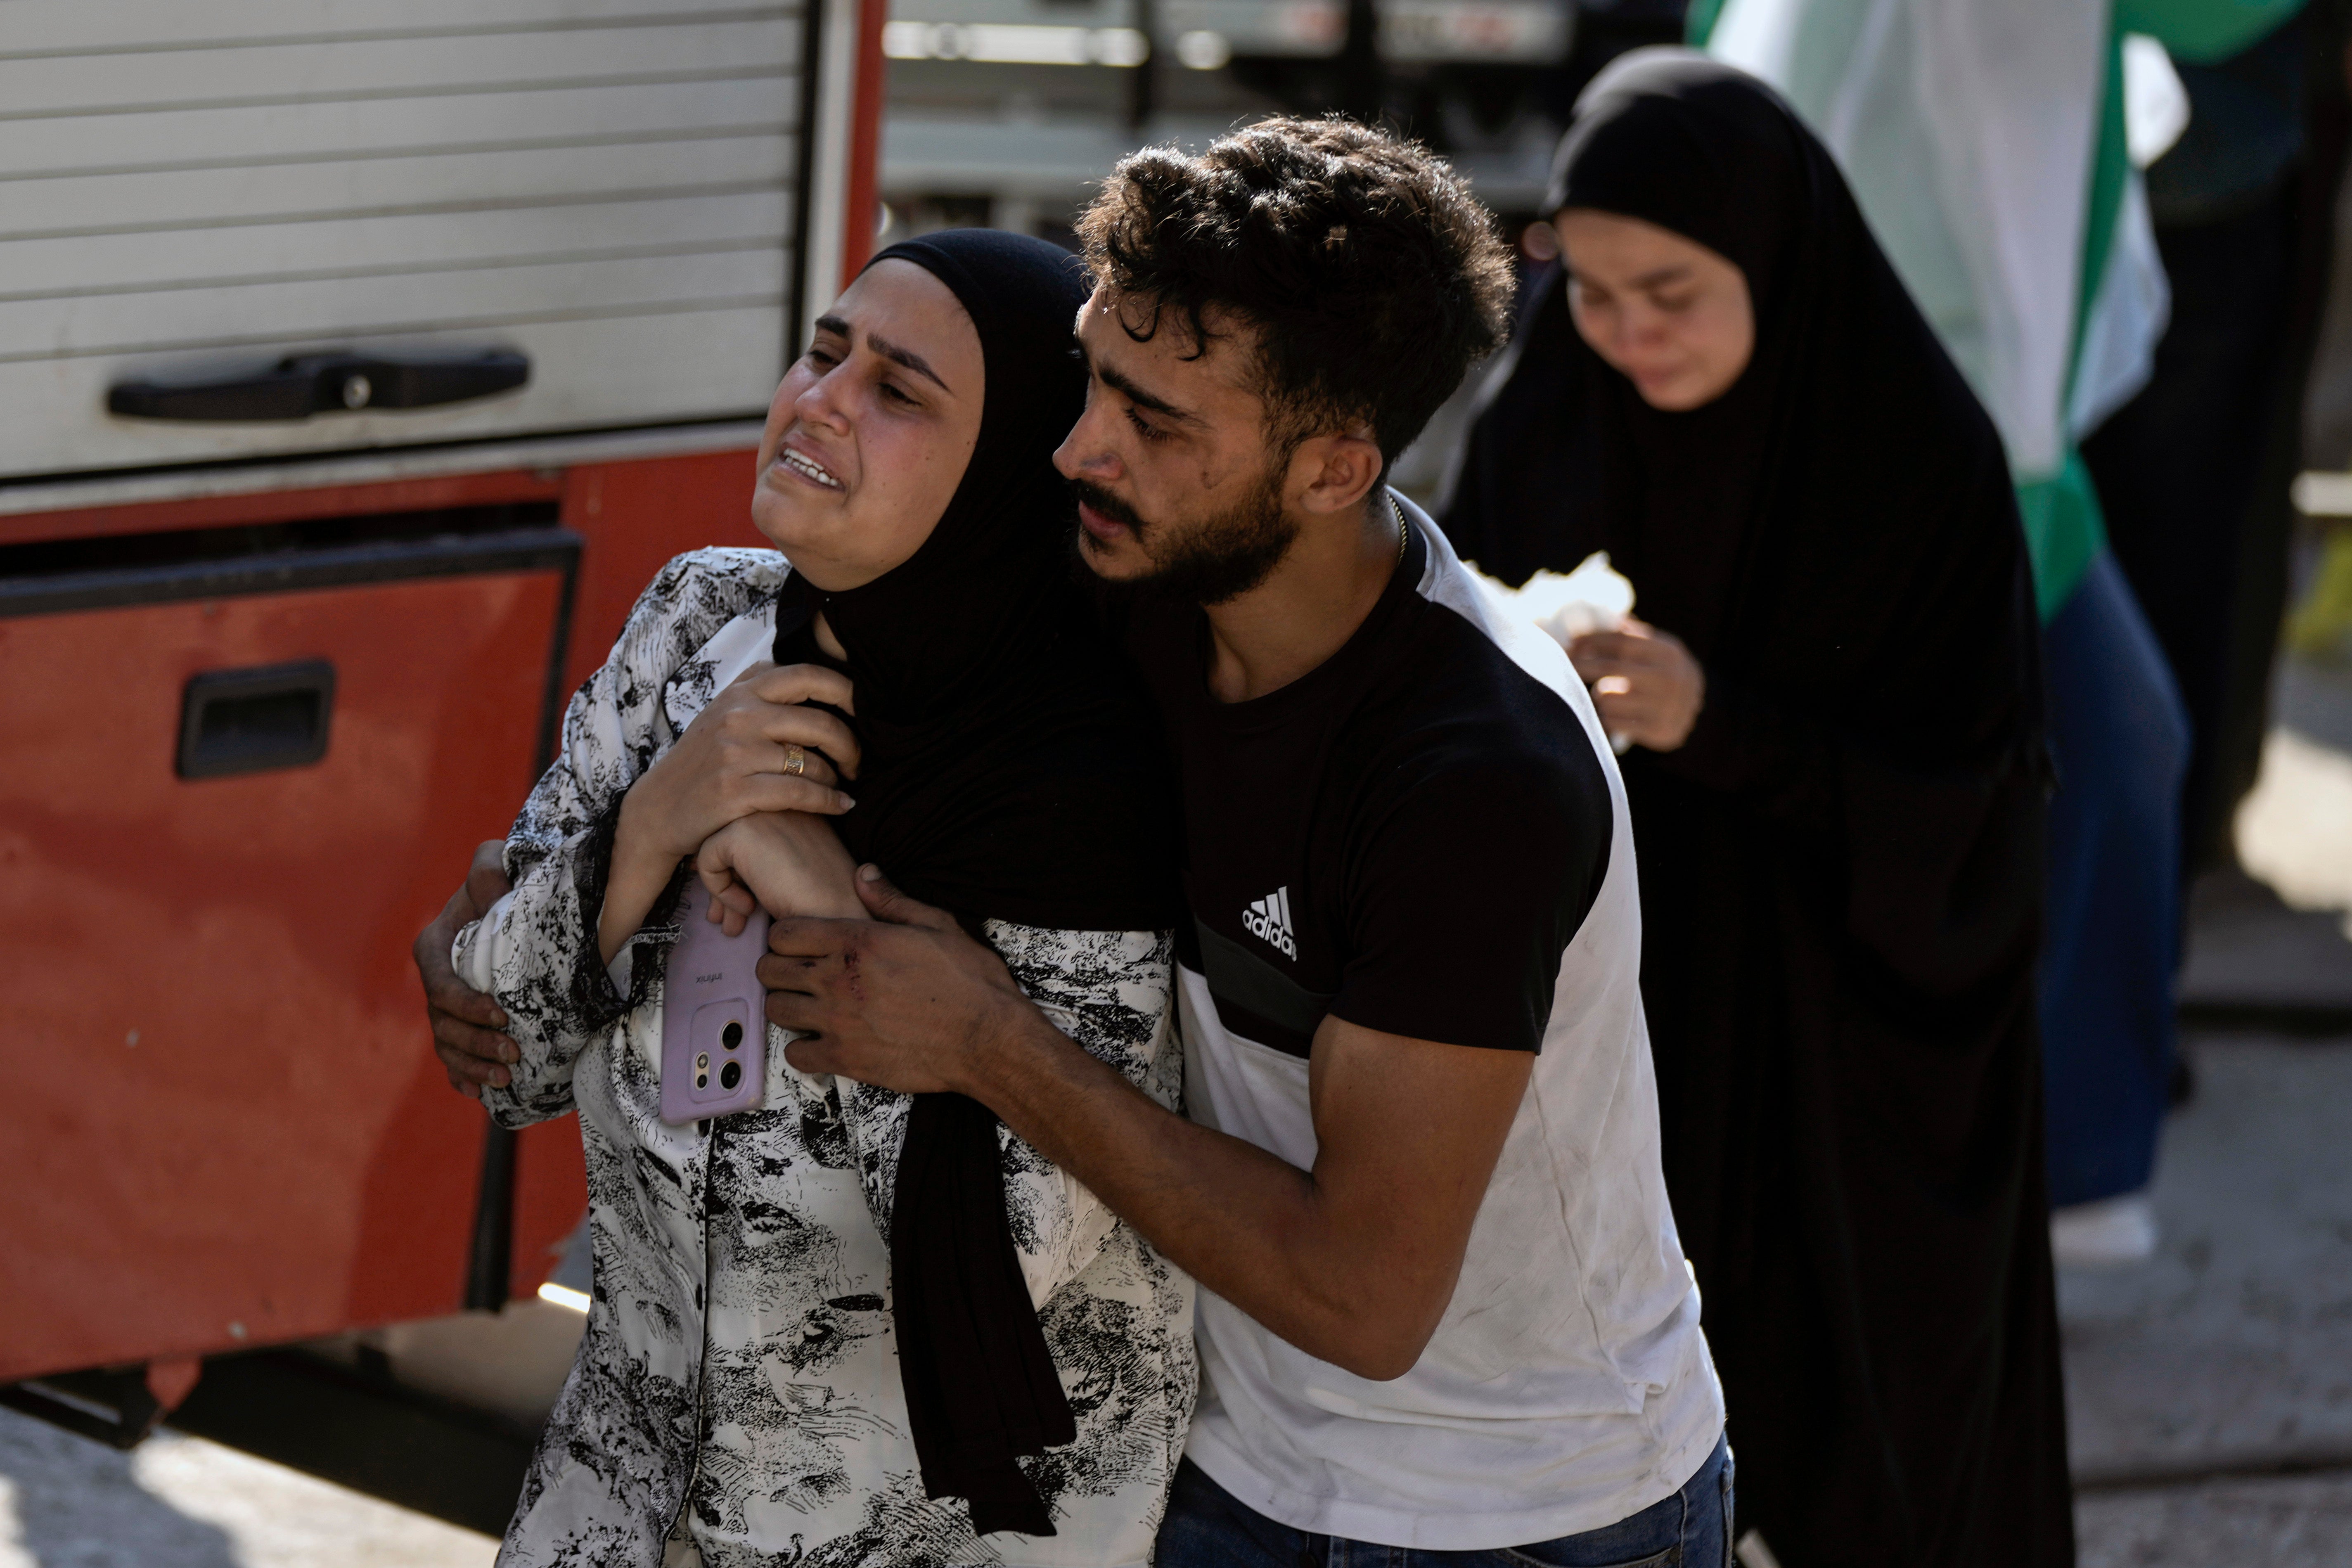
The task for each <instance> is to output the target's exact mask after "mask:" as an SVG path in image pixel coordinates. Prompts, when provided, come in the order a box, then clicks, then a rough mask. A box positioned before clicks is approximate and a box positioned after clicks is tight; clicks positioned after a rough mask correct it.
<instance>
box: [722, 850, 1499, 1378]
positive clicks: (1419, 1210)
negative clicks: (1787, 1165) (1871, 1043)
mask: <svg viewBox="0 0 2352 1568" xmlns="http://www.w3.org/2000/svg"><path fill="white" fill-rule="evenodd" d="M858 877H859V880H858V894H859V896H860V897H861V898H862V899H864V900H865V901H866V907H867V908H868V909H870V910H873V911H874V912H875V913H876V914H877V916H879V917H880V918H881V919H882V920H883V921H888V922H893V923H887V924H873V923H868V922H866V921H803V920H793V921H777V922H776V924H775V926H774V927H773V928H772V931H771V932H770V936H769V944H770V946H771V947H772V949H773V951H772V952H771V953H770V954H769V956H768V957H767V958H765V959H763V960H761V963H760V983H761V984H763V985H765V986H767V987H768V989H769V993H770V994H769V997H768V1016H769V1017H770V1018H771V1019H772V1020H773V1021H774V1022H776V1023H778V1024H781V1025H782V1026H784V1027H786V1028H788V1029H797V1030H802V1031H804V1032H808V1033H812V1034H814V1036H815V1037H814V1038H803V1039H799V1040H795V1041H793V1044H792V1045H791V1046H790V1047H787V1048H786V1050H785V1053H784V1055H785V1058H786V1059H788V1060H789V1061H790V1062H791V1063H792V1064H793V1066H794V1067H796V1068H800V1069H801V1070H802V1071H803V1072H809V1073H827V1072H829V1073H839V1074H841V1075H843V1076H845V1077H847V1078H853V1079H858V1080H860V1081H862V1082H866V1083H876V1084H880V1085H882V1086H884V1087H885V1088H888V1089H900V1090H903V1091H905V1092H908V1093H915V1094H919V1093H925V1092H929V1091H935V1090H940V1089H947V1090H953V1091H955V1092H957V1093H961V1094H968V1095H971V1097H972V1098H973V1099H975V1100H979V1101H980V1102H981V1103H982V1104H983V1105H985V1106H987V1107H988V1108H989V1109H990V1110H993V1111H995V1112H996V1113H997V1115H998V1116H1000V1117H1002V1118H1003V1120H1004V1124H1005V1125H1006V1126H1007V1127H1010V1128H1011V1129H1012V1130H1013V1133H1014V1134H1015V1135H1016V1136H1018V1137H1020V1138H1022V1139H1024V1140H1025V1141H1026V1142H1028V1143H1029V1145H1030V1146H1031V1147H1032V1148H1034V1149H1035V1150H1036V1151H1037V1152H1039V1153H1040V1154H1043V1155H1044V1156H1045V1158H1046V1159H1048V1160H1050V1161H1052V1162H1053V1163H1055V1164H1056V1165H1058V1166H1060V1167H1061V1168H1062V1169H1063V1170H1065V1171H1066V1172H1068V1173H1070V1174H1071V1175H1073V1176H1075V1177H1076V1178H1077V1179H1078V1180H1079V1181H1081V1182H1083V1183H1085V1184H1087V1188H1088V1189H1089V1190H1090V1191H1092V1192H1093V1193H1094V1194H1096V1195H1097V1197H1099V1198H1101V1199H1102V1201H1103V1202H1104V1203H1106V1204H1108V1205H1110V1208H1111V1210H1112V1212H1114V1213H1116V1214H1117V1215H1119V1216H1120V1217H1121V1218H1122V1219H1125V1220H1126V1221H1127V1222H1128V1223H1129V1224H1130V1225H1132V1226H1135V1228H1136V1229H1137V1230H1139V1231H1140V1232H1142V1234H1143V1235H1144V1237H1146V1238H1147V1239H1148V1240H1150V1242H1151V1244H1152V1245H1153V1246H1154V1247H1158V1248H1159V1249H1160V1252H1161V1254H1162V1255H1164V1256H1165V1257H1167V1258H1169V1259H1171V1261H1173V1262H1174V1263H1175V1264H1176V1265H1177V1266H1178V1267H1179V1268H1183V1269H1185V1270H1186V1271H1187V1272H1189V1273H1190V1274H1192V1277H1193V1278H1194V1279H1198V1280H1199V1281H1200V1282H1201V1283H1202V1285H1203V1286H1205V1287H1206V1288H1207V1289H1211V1290H1213V1291H1215V1292H1216V1293H1217V1294H1218V1295H1220V1296H1223V1298H1224V1299H1225V1300H1228V1301H1231V1302H1232V1303H1234V1305H1235V1306H1237V1307H1239V1308H1240V1309H1241V1310H1243V1311H1244V1312H1247V1313H1248V1314H1249V1315H1250V1316H1251V1317H1253V1318H1255V1319H1256V1320H1257V1321H1259V1322H1261V1323H1263V1324H1265V1326H1266V1327H1267V1328H1268V1329H1269V1330H1271V1331H1274V1332H1275V1333H1276V1334H1279V1335H1281V1336H1282V1337H1283V1338H1284V1339H1286V1340H1287V1341H1289V1342H1291V1343H1292V1344H1294V1345H1297V1346H1298V1347H1299V1348H1300V1349H1301V1350H1304V1351H1306V1352H1307V1353H1308V1354H1309V1355H1313V1356H1318V1357H1320V1358H1321V1359H1323V1360H1325V1361H1328V1362H1330V1363H1333V1364H1335V1365H1338V1366H1340V1367H1344V1368H1346V1369H1347V1370H1348V1371H1349V1372H1352V1373H1356V1374H1357V1375H1358V1376H1360V1377H1367V1378H1375V1379H1379V1378H1392V1377H1401V1376H1402V1375H1403V1374H1404V1373H1406V1372H1408V1371H1410V1370H1411V1369H1412V1364H1413V1363H1414V1362H1415V1361H1417V1360H1419V1359H1420V1356H1421V1352H1422V1350H1423V1347H1424V1346H1426V1345H1427V1344H1428V1342H1429V1339H1430V1336H1431V1335H1432V1334H1433V1333H1435V1332H1436V1331H1437V1325H1438V1323H1439V1321H1440V1320H1442V1319H1443V1318H1444V1314H1445V1309H1446V1305H1447V1303H1448V1302H1450V1301H1451V1300H1453V1297H1454V1281H1455V1280H1456V1279H1457V1278H1459V1276H1460V1274H1461V1270H1462V1258H1463V1254H1464V1252H1465V1250H1466V1249H1467V1247H1468V1246H1469V1241H1470V1227H1471V1226H1472V1225H1473V1223H1475V1220H1476V1218H1477V1215H1478V1205H1480V1203H1481V1202H1483V1201H1484V1199H1485V1197H1486V1184H1487V1182H1488V1180H1489V1179H1490V1178H1491V1177H1492V1176H1493V1175H1494V1172H1495V1163H1496V1160H1497V1159H1498V1158H1499V1157H1500V1156H1501V1153H1502V1150H1503V1143H1504V1141H1505V1139H1507V1137H1508V1136H1509V1135H1510V1130H1511V1125H1512V1122H1513V1121H1514V1120H1515V1119H1516V1117H1517V1114H1518V1109H1519V1102H1520V1101H1521V1100H1523V1099H1524V1098H1525V1097H1526V1094H1527V1087H1528V1075H1529V1073H1530V1072H1531V1071H1532V1069H1533V1067H1534V1058H1533V1057H1532V1056H1531V1055H1530V1054H1529V1053H1528V1052H1525V1051H1513V1050H1484V1049H1480V1048H1478V1047H1471V1046H1452V1045H1441V1044H1437V1043H1434V1042H1432V1041H1428V1040H1415V1039H1408V1038H1405V1037H1401V1036H1396V1035H1384V1034H1381V1033H1378V1032H1376V1031H1374V1030H1371V1029H1367V1028H1363V1027H1360V1026H1357V1025H1353V1024H1349V1023H1348V1022H1346V1021H1345V1020H1344V1019H1340V1018H1338V1017H1327V1018H1325V1019H1324V1020H1323V1023H1322V1025H1321V1026H1320V1027H1319V1028H1318V1029H1317V1030H1316V1032H1315V1044H1314V1047H1313V1050H1312V1054H1311V1055H1310V1056H1309V1058H1308V1067H1307V1097H1308V1101H1309V1104H1310V1106H1311V1108H1312V1110H1313V1113H1314V1121H1315V1137H1316V1143H1317V1149H1316V1154H1315V1166H1314V1169H1313V1170H1311V1171H1302V1170H1300V1169H1299V1168H1298V1167H1297V1166H1296V1165H1292V1164H1289V1163H1286V1162H1285V1161H1283V1160H1282V1159H1280V1158H1279V1157H1277V1156H1276V1155H1275V1154H1273V1153H1270V1152H1267V1151H1265V1150H1264V1149H1261V1148H1258V1147H1257V1146H1256V1145H1255V1144H1253V1143H1248V1142H1244V1141H1243V1140H1241V1139H1238V1138H1234V1137H1230V1136H1228V1135H1227V1134H1225V1133H1223V1132H1218V1131H1212V1130H1211V1129H1209V1128H1206V1127H1202V1126H1200V1125H1198V1124H1196V1123H1194V1122H1191V1121H1185V1120H1184V1119H1183V1118H1181V1117H1180V1116H1177V1115H1176V1114H1174V1113H1173V1112H1171V1111H1170V1110H1166V1109H1164V1108H1163V1107H1161V1106H1160V1105H1159V1104H1158V1103H1157V1102H1155V1101H1153V1100H1150V1098H1149V1097H1147V1096H1146V1095H1144V1094H1143V1093H1142V1092H1141V1091H1140V1090H1139V1089H1136V1088H1135V1086H1134V1085H1132V1084H1130V1083H1129V1082H1128V1081H1127V1080H1126V1079H1123V1078H1121V1077H1120V1076H1119V1075H1118V1073H1116V1072H1114V1071H1112V1070H1111V1069H1110V1068H1108V1067H1106V1066H1105V1065H1104V1064H1102V1063H1101V1062H1098V1061H1097V1060H1096V1059H1095V1058H1092V1057H1090V1056H1088V1055H1087V1053H1086V1052H1085V1051H1083V1050H1081V1049H1080V1048H1079V1047H1078V1046H1077V1045H1076V1042H1075V1041H1073V1040H1071V1039H1070V1038H1069V1037H1067V1036H1066V1035H1064V1034H1063V1033H1061V1031H1059V1030H1058V1029H1056V1028H1055V1027H1054V1026H1053V1024H1052V1023H1051V1022H1050V1021H1049V1020H1048V1019H1047V1018H1046V1017H1045V1015H1044V1014H1042V1013H1040V1012H1039V1011H1038V1010H1037V1009H1036V1007H1035V1006H1034V1005H1032V1004H1031V1003H1030V1002H1029V1000H1028V999H1027V998H1026V997H1024V996H1023V995H1022V994H1021V992H1020V989H1019V987H1017V986H1016V985H1014V984H1013V977H1012V975H1011V974H1009V973H1006V971H1005V968H1004V965H1003V963H1000V962H999V961H998V960H997V958H996V955H995V954H994V953H992V952H989V951H988V949H987V948H985V947H983V946H982V945H981V944H980V943H979V942H973V941H972V940H971V938H970V937H967V936H965V935H964V934H963V932H962V931H959V930H958V929H957V928H956V925H955V922H954V921H952V920H950V918H949V917H948V916H946V915H945V914H943V913H941V912H940V911H939V910H933V909H929V908H927V907H925V906H924V905H921V904H919V903H917V902H915V901H914V900H911V899H908V898H905V897H903V896H902V895H900V894H898V893H897V892H895V891H893V890H892V889H891V888H890V887H889V884H888V883H887V882H885V881H883V880H882V879H880V876H879V874H878V873H877V872H876V871H875V869H874V868H872V867H870V866H867V867H862V868H859V872H858Z"/></svg>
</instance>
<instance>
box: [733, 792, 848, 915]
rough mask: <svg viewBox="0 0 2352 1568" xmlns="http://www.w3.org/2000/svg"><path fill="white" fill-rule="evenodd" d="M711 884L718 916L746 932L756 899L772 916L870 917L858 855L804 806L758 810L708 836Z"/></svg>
mask: <svg viewBox="0 0 2352 1568" xmlns="http://www.w3.org/2000/svg"><path fill="white" fill-rule="evenodd" d="M694 868H695V870H696V872H697V873H698V874H699V875H700V876H701V878H702V885H703V886H704V887H706V888H708V889H710V918H711V920H713V921H717V922H719V924H721V925H723V926H725V927H726V929H727V934H728V935H729V936H736V935H740V933H741V931H742V930H743V922H744V921H745V920H746V919H747V918H749V916H750V915H751V910H752V909H753V908H754V900H757V905H756V907H758V908H760V909H763V910H767V911H768V913H769V914H770V915H772V916H781V915H816V916H821V917H823V918H824V919H827V920H853V921H854V920H864V919H865V918H866V906H865V904H864V903H862V902H861V901H859V900H858V897H857V889H856V884H855V883H854V882H853V881H852V880H851V878H852V876H853V875H854V874H855V873H856V869H857V867H856V862H855V861H853V860H851V859H850V858H849V851H848V850H846V849H844V848H843V847H841V840H840V838H839V837H836V836H835V833H834V831H833V828H832V827H831V826H828V825H827V824H826V823H825V821H824V818H822V817H816V816H809V815H808V814H807V813H806V812H803V811H755V812H753V813H752V814H751V816H739V817H737V818H736V819H735V820H734V821H732V822H730V823H729V824H728V825H727V826H724V827H722V828H720V829H719V831H718V832H716V833H714V834H712V835H711V836H710V837H708V838H706V839H704V840H703V841H702V848H701V850H700V851H699V852H698V854H697V855H696V856H695V858H694Z"/></svg>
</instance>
